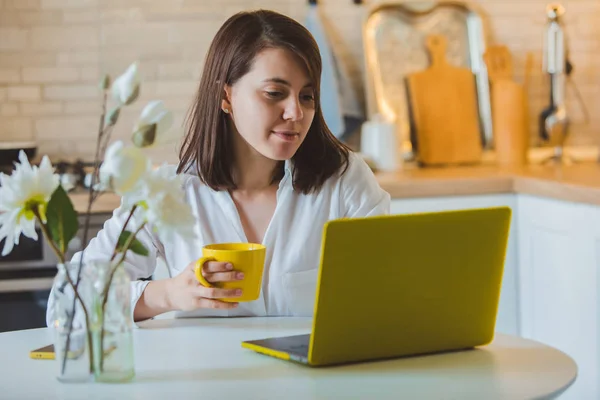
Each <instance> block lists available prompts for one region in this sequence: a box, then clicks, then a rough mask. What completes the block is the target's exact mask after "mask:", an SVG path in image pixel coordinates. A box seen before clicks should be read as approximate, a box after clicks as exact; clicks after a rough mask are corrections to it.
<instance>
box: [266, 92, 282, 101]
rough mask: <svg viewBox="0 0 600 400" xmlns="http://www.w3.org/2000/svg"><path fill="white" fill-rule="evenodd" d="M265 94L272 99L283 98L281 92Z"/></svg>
mask: <svg viewBox="0 0 600 400" xmlns="http://www.w3.org/2000/svg"><path fill="white" fill-rule="evenodd" d="M265 93H266V94H267V96H269V97H271V98H273V99H276V98H279V97H281V96H282V94H283V93H281V92H269V91H267V92H265Z"/></svg>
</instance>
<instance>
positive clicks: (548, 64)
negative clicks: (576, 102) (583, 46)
mask: <svg viewBox="0 0 600 400" xmlns="http://www.w3.org/2000/svg"><path fill="white" fill-rule="evenodd" d="M564 14H565V8H564V7H563V6H562V5H561V4H558V3H555V4H548V6H547V7H546V16H547V21H546V27H545V40H544V63H543V71H544V73H546V74H548V78H549V80H550V104H549V105H548V107H546V108H545V109H544V110H543V111H542V112H541V113H540V116H539V135H540V138H541V139H542V140H543V141H545V142H546V143H547V144H548V145H550V146H552V147H553V148H554V154H553V155H552V156H550V157H548V158H547V159H545V160H544V161H543V163H552V164H554V163H557V164H571V163H572V162H573V158H572V157H570V156H568V155H567V154H565V153H564V150H563V146H564V143H565V141H566V139H567V137H568V135H569V127H570V117H569V115H568V113H567V105H566V96H565V91H566V80H567V76H568V75H569V74H570V73H571V72H572V67H573V66H572V65H571V64H570V62H569V60H568V54H569V52H568V49H567V45H568V43H567V41H566V38H565V26H564V19H563V17H564Z"/></svg>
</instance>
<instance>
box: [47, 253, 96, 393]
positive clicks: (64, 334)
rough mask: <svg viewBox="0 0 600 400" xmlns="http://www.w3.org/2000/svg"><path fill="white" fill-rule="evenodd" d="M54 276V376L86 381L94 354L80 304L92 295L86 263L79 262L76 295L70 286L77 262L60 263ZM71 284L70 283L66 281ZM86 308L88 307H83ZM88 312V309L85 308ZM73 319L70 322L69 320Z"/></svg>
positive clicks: (84, 302)
mask: <svg viewBox="0 0 600 400" xmlns="http://www.w3.org/2000/svg"><path fill="white" fill-rule="evenodd" d="M57 267H58V273H57V274H56V276H55V277H54V282H53V288H52V296H53V300H54V318H53V328H54V343H53V344H54V353H55V360H56V366H57V368H58V372H57V379H58V380H59V381H61V382H89V381H90V380H91V379H92V378H93V369H94V364H93V356H91V355H92V354H93V353H92V351H91V348H90V346H91V344H92V341H91V333H90V331H89V330H88V329H87V323H86V315H85V312H84V309H83V307H82V303H81V302H82V301H83V304H86V301H87V299H89V296H90V294H91V290H90V289H91V288H90V286H89V280H88V279H87V277H86V265H85V264H84V265H82V271H81V274H79V278H80V279H79V284H78V285H77V293H78V294H79V298H77V297H76V296H75V291H74V290H73V285H74V284H76V283H77V277H78V269H79V263H65V264H59V265H58V266H57ZM69 278H70V282H71V283H72V284H73V285H72V284H71V283H70V282H69ZM86 307H87V306H86ZM86 311H87V310H86ZM71 322H72V323H71Z"/></svg>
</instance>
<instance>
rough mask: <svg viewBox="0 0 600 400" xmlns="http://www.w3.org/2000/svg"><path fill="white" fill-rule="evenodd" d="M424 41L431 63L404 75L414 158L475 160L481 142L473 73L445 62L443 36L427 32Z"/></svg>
mask: <svg viewBox="0 0 600 400" xmlns="http://www.w3.org/2000/svg"><path fill="white" fill-rule="evenodd" d="M426 43H427V48H428V50H429V52H430V54H431V65H430V66H429V68H427V69H426V70H424V71H420V72H416V73H412V74H410V75H409V76H408V77H407V81H408V91H409V93H408V95H409V99H410V107H411V110H412V113H411V114H412V117H413V121H414V126H415V132H416V135H417V141H418V158H417V159H418V160H419V162H421V163H422V164H425V165H436V164H438V165H439V164H464V163H475V162H478V161H480V160H481V154H482V146H481V135H480V128H479V116H478V113H477V108H478V107H477V92H476V87H475V78H474V76H473V73H472V72H471V70H469V69H467V68H462V67H455V66H453V65H450V64H449V63H448V62H447V60H446V47H447V39H446V38H445V37H444V36H442V35H430V36H428V37H427V42H426Z"/></svg>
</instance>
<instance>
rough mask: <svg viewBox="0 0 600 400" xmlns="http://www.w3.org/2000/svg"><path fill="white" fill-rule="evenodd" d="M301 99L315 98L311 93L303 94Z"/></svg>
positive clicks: (311, 99) (309, 99)
mask: <svg viewBox="0 0 600 400" xmlns="http://www.w3.org/2000/svg"><path fill="white" fill-rule="evenodd" d="M302 100H304V101H314V100H315V96H313V95H312V94H305V95H303V96H302Z"/></svg>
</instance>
